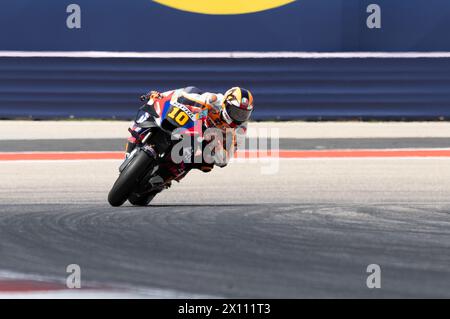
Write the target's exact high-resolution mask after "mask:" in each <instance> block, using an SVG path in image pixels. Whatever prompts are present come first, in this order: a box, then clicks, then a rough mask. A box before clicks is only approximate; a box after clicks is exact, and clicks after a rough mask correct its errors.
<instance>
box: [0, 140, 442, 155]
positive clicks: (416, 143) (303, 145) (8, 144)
mask: <svg viewBox="0 0 450 319" xmlns="http://www.w3.org/2000/svg"><path fill="white" fill-rule="evenodd" d="M125 144H126V139H125V138H122V139H117V138H110V139H37V140H0V152H36V151H40V152H54V151H58V152H79V151H102V152H105V151H106V152H108V151H123V150H124V149H125ZM278 144H279V145H278V147H279V148H280V149H283V150H328V149H352V150H356V149H405V148H450V139H449V138H446V137H426V138H417V137H412V138H333V139H330V138H328V139H327V138H306V139H298V138H281V139H280V140H279V143H278ZM257 145H258V144H257V142H256V140H254V139H253V140H252V141H250V140H249V139H246V142H245V148H247V149H252V148H255V147H257ZM267 145H268V147H270V145H271V141H270V139H269V140H268V144H267Z"/></svg>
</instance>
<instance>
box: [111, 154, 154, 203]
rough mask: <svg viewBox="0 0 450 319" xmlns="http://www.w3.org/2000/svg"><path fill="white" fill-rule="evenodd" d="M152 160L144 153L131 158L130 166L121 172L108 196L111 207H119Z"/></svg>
mask: <svg viewBox="0 0 450 319" xmlns="http://www.w3.org/2000/svg"><path fill="white" fill-rule="evenodd" d="M153 162H154V159H153V158H151V157H150V155H148V154H147V153H146V152H144V151H138V153H137V154H136V155H135V156H134V157H133V158H132V160H131V162H130V164H128V166H127V167H125V169H124V170H123V171H122V173H121V174H120V175H119V177H118V178H117V180H116V182H115V183H114V185H113V187H112V188H111V190H110V191H109V194H108V202H109V204H110V205H111V206H114V207H118V206H121V205H122V204H123V203H125V201H126V200H127V199H128V196H130V194H131V193H132V192H133V190H134V189H135V188H136V186H138V184H139V179H140V178H142V177H143V176H144V174H145V173H146V172H147V170H148V169H149V167H150V166H151V164H152V163H153Z"/></svg>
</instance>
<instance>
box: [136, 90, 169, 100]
mask: <svg viewBox="0 0 450 319" xmlns="http://www.w3.org/2000/svg"><path fill="white" fill-rule="evenodd" d="M162 97H163V96H162V94H161V93H160V92H158V91H150V92H148V93H146V94H144V95H141V97H140V99H141V101H142V102H144V101H149V100H150V99H154V100H157V99H161V98H162Z"/></svg>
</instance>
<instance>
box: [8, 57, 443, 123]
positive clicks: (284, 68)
mask: <svg viewBox="0 0 450 319" xmlns="http://www.w3.org/2000/svg"><path fill="white" fill-rule="evenodd" d="M0 69H1V70H2V72H1V73H0V115H1V116H2V117H7V116H29V115H31V116H34V117H51V116H58V117H67V116H70V115H74V116H76V117H104V118H105V117H108V118H111V117H119V118H131V117H133V116H134V114H135V111H136V109H137V107H138V106H139V105H140V104H139V102H138V97H139V95H140V94H141V93H144V92H146V91H147V90H149V89H158V90H168V89H172V88H177V87H185V86H188V85H196V86H199V87H201V88H204V89H206V90H211V91H221V92H223V91H224V90H225V89H226V88H228V87H229V86H230V84H233V85H240V86H244V87H248V88H251V89H252V90H253V92H254V94H255V100H256V102H255V103H256V105H257V107H256V111H255V113H254V118H255V119H274V118H280V119H292V118H317V117H323V118H327V117H331V118H345V117H347V118H349V117H350V118H352V117H359V116H360V117H405V118H408V117H412V118H416V117H423V118H427V117H439V116H445V117H449V116H450V90H449V88H450V63H449V59H205V60H201V59H79V58H52V59H46V58H4V59H0Z"/></svg>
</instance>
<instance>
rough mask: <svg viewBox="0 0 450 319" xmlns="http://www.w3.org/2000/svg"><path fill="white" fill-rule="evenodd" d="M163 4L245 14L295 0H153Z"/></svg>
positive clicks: (182, 9)
mask: <svg viewBox="0 0 450 319" xmlns="http://www.w3.org/2000/svg"><path fill="white" fill-rule="evenodd" d="M153 1H154V2H157V3H160V4H162V5H164V6H167V7H171V8H174V9H178V10H181V11H188V12H193V13H201V14H230V15H231V14H235V15H236V14H245V13H254V12H260V11H266V10H271V9H275V8H278V7H281V6H284V5H287V4H289V3H292V2H295V1H296V0H257V1H251V0H250V1H249V0H214V1H212V0H153Z"/></svg>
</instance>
